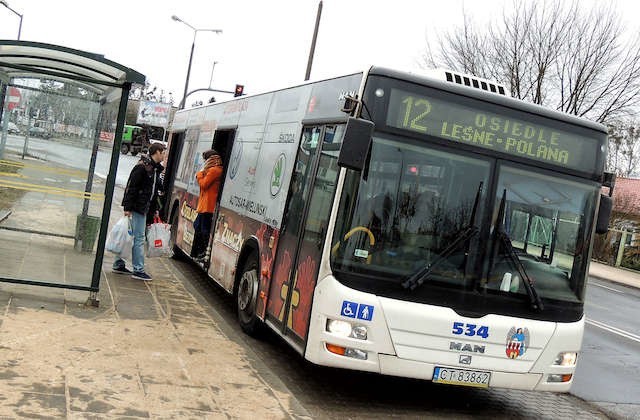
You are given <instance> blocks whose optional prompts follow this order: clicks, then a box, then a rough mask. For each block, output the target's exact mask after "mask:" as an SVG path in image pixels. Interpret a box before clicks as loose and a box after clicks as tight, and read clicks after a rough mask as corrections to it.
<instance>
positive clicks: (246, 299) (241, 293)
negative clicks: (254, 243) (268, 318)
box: [236, 252, 260, 336]
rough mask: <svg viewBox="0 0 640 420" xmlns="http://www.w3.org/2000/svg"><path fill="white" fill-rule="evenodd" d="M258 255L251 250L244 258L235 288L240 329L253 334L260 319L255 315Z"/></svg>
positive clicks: (255, 332)
mask: <svg viewBox="0 0 640 420" xmlns="http://www.w3.org/2000/svg"><path fill="white" fill-rule="evenodd" d="M258 286H259V281H258V257H257V254H256V253H255V252H253V253H252V254H251V255H249V257H248V258H247V259H246V261H245V263H244V266H243V268H242V274H241V275H240V278H239V279H238V287H237V290H236V307H237V310H238V320H239V322H240V327H242V331H244V332H245V333H246V334H248V335H251V336H255V335H256V334H257V333H258V330H259V328H260V319H259V318H258V316H257V315H256V306H257V303H258Z"/></svg>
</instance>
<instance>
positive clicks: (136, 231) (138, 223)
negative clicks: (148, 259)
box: [113, 211, 147, 273]
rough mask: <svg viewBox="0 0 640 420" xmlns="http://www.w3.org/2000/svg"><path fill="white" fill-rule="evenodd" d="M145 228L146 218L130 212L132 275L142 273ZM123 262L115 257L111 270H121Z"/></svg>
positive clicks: (140, 214)
mask: <svg viewBox="0 0 640 420" xmlns="http://www.w3.org/2000/svg"><path fill="white" fill-rule="evenodd" d="M146 227H147V216H146V215H144V214H142V213H138V212H135V211H132V212H131V230H132V231H133V249H132V253H131V260H132V261H131V265H132V266H133V272H134V273H144V239H145V229H146ZM124 266H125V262H124V260H123V259H122V258H120V256H119V255H118V256H116V259H115V261H114V262H113V268H122V267H124Z"/></svg>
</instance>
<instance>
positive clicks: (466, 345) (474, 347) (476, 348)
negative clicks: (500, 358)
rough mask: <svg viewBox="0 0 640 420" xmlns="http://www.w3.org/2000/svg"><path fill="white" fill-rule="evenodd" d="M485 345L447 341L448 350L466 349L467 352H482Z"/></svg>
mask: <svg viewBox="0 0 640 420" xmlns="http://www.w3.org/2000/svg"><path fill="white" fill-rule="evenodd" d="M484 349H485V346H481V345H478V344H474V345H471V344H469V343H458V342H456V341H451V342H450V343H449V350H458V351H466V352H469V353H484Z"/></svg>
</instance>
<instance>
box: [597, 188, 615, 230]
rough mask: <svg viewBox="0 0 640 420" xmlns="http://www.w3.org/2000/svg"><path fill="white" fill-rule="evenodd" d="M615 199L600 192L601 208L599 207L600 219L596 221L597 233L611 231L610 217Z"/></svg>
mask: <svg viewBox="0 0 640 420" xmlns="http://www.w3.org/2000/svg"><path fill="white" fill-rule="evenodd" d="M612 207H613V199H612V198H611V197H609V196H606V195H604V194H600V208H599V209H598V220H597V221H596V233H597V234H598V235H602V234H603V233H607V232H608V231H609V219H610V218H611V208H612Z"/></svg>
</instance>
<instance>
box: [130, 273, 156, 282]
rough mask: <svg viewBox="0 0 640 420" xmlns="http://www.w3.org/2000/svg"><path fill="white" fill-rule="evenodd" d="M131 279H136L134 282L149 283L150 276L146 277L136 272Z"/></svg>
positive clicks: (144, 274) (145, 274) (146, 275)
mask: <svg viewBox="0 0 640 420" xmlns="http://www.w3.org/2000/svg"><path fill="white" fill-rule="evenodd" d="M131 278H132V279H136V280H142V281H150V280H152V278H151V276H150V275H148V274H147V273H145V272H144V271H141V272H138V273H136V272H134V273H133V274H132V275H131Z"/></svg>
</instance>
